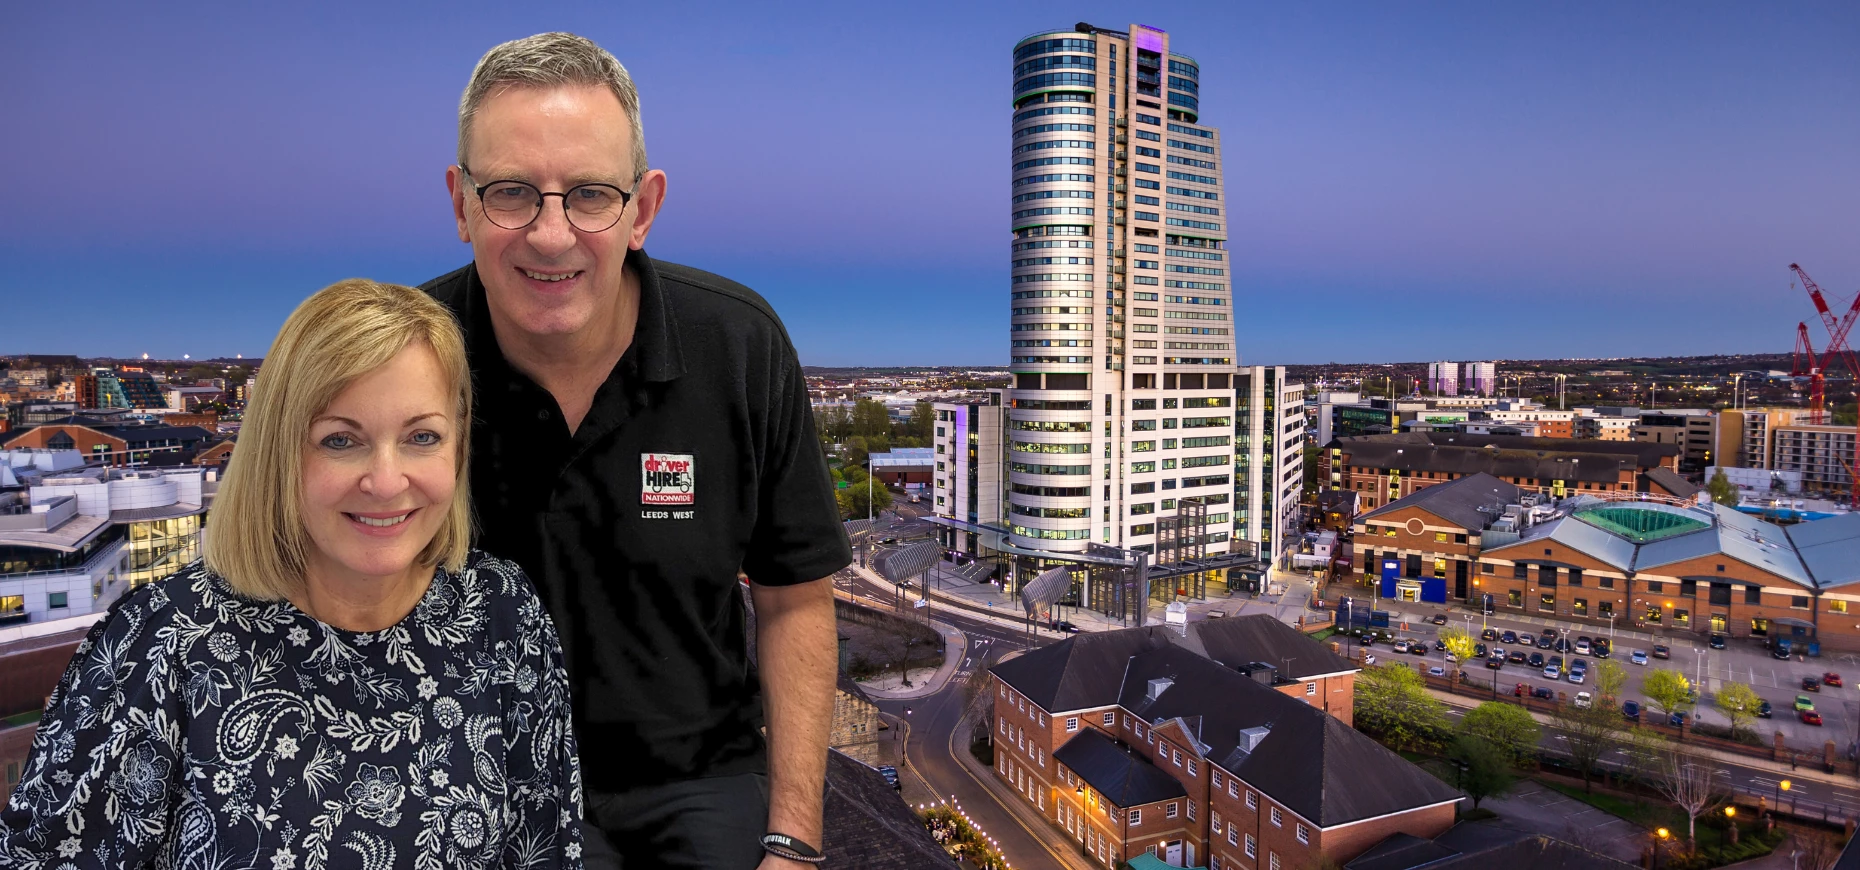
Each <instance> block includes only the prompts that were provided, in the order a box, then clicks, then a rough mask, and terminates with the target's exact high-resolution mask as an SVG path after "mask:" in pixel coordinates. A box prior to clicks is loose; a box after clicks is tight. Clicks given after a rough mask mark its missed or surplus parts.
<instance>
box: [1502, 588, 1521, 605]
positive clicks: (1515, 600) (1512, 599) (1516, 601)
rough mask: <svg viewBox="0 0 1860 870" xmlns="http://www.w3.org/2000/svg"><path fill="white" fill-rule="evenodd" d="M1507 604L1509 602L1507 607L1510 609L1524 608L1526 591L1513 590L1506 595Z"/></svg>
mask: <svg viewBox="0 0 1860 870" xmlns="http://www.w3.org/2000/svg"><path fill="white" fill-rule="evenodd" d="M1506 602H1507V605H1508V606H1510V607H1523V606H1524V591H1523V590H1521V589H1513V590H1511V591H1510V592H1509V593H1507V594H1506Z"/></svg>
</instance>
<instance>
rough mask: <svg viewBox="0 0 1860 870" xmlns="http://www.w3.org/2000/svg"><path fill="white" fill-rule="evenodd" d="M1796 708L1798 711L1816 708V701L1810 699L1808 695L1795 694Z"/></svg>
mask: <svg viewBox="0 0 1860 870" xmlns="http://www.w3.org/2000/svg"><path fill="white" fill-rule="evenodd" d="M1795 709H1796V712H1798V713H1799V712H1801V711H1803V710H1813V709H1815V702H1814V701H1811V700H1809V697H1808V696H1807V695H1797V696H1795Z"/></svg>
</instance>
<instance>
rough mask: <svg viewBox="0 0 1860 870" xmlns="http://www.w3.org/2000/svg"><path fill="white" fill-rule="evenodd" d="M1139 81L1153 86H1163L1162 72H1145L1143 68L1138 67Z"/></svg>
mask: <svg viewBox="0 0 1860 870" xmlns="http://www.w3.org/2000/svg"><path fill="white" fill-rule="evenodd" d="M1137 81H1140V82H1145V83H1148V84H1152V85H1160V84H1162V70H1160V69H1158V70H1157V71H1155V72H1144V71H1143V68H1142V67H1138V68H1137Z"/></svg>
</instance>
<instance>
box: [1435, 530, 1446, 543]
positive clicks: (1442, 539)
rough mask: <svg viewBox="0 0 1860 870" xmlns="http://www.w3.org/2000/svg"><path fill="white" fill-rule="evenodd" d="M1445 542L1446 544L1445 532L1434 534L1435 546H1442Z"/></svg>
mask: <svg viewBox="0 0 1860 870" xmlns="http://www.w3.org/2000/svg"><path fill="white" fill-rule="evenodd" d="M1446 542H1447V533H1446V532H1435V533H1434V543H1436V544H1444V543H1446Z"/></svg>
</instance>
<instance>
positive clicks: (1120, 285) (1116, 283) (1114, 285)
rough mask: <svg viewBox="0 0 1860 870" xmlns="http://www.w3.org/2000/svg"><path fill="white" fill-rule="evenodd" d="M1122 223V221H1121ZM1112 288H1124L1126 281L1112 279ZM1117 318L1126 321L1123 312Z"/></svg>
mask: <svg viewBox="0 0 1860 870" xmlns="http://www.w3.org/2000/svg"><path fill="white" fill-rule="evenodd" d="M1120 223H1121V221H1120ZM1111 289H1112V290H1122V289H1124V282H1122V281H1112V282H1111ZM1116 319H1117V322H1118V323H1123V322H1124V315H1122V314H1119V315H1117V318H1116Z"/></svg>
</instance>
